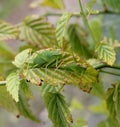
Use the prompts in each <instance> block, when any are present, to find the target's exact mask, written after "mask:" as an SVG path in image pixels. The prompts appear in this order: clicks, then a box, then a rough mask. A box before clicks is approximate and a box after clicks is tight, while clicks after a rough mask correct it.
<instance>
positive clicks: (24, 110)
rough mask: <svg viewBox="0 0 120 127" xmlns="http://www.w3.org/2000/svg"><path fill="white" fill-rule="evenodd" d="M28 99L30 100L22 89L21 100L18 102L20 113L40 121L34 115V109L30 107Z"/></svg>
mask: <svg viewBox="0 0 120 127" xmlns="http://www.w3.org/2000/svg"><path fill="white" fill-rule="evenodd" d="M27 101H28V100H27V98H26V96H25V94H24V93H23V92H22V91H20V94H19V102H18V104H17V105H18V109H19V111H20V114H21V115H23V116H25V117H26V118H29V119H31V120H33V121H36V122H40V120H39V119H38V118H37V117H36V116H35V115H33V113H32V111H31V110H30V108H29V104H28V102H27Z"/></svg>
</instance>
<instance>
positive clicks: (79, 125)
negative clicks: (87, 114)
mask: <svg viewBox="0 0 120 127" xmlns="http://www.w3.org/2000/svg"><path fill="white" fill-rule="evenodd" d="M86 125H87V122H86V121H85V120H84V119H83V118H79V119H78V120H77V121H75V123H74V124H73V127H87V126H86Z"/></svg>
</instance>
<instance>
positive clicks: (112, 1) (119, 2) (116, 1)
mask: <svg viewBox="0 0 120 127" xmlns="http://www.w3.org/2000/svg"><path fill="white" fill-rule="evenodd" d="M103 2H104V3H105V4H106V5H108V6H109V7H111V8H113V9H114V10H115V11H119V12H120V0H103Z"/></svg>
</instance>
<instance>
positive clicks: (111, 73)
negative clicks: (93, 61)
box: [100, 70, 120, 76]
mask: <svg viewBox="0 0 120 127" xmlns="http://www.w3.org/2000/svg"><path fill="white" fill-rule="evenodd" d="M100 72H103V73H107V74H110V75H115V76H120V74H118V73H114V72H110V71H105V70H100Z"/></svg>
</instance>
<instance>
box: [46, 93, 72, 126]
mask: <svg viewBox="0 0 120 127" xmlns="http://www.w3.org/2000/svg"><path fill="white" fill-rule="evenodd" d="M44 101H45V104H46V107H47V109H48V113H49V118H50V119H51V120H52V122H53V124H54V127H70V124H69V122H72V116H71V114H70V111H69V109H68V106H67V104H66V102H65V100H64V97H63V96H62V95H61V94H60V93H46V94H45V96H44Z"/></svg>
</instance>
